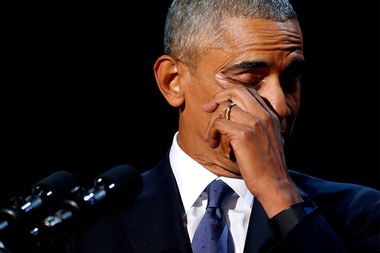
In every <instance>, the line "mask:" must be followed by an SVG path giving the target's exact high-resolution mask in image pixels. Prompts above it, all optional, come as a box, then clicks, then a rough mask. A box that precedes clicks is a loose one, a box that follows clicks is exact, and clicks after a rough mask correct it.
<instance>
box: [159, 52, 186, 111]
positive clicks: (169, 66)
mask: <svg viewBox="0 0 380 253" xmlns="http://www.w3.org/2000/svg"><path fill="white" fill-rule="evenodd" d="M178 64H179V63H178V62H177V61H176V60H175V59H174V58H172V57H170V56H168V55H162V56H160V57H159V58H158V59H157V61H156V63H155V64H154V75H155V77H156V82H157V85H158V88H159V89H160V91H161V93H162V94H163V95H164V97H165V99H166V101H168V103H169V104H170V105H171V106H173V107H179V106H181V105H182V104H183V102H184V95H183V89H182V85H181V76H180V73H179V66H178Z"/></svg>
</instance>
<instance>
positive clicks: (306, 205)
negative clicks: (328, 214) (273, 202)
mask: <svg viewBox="0 0 380 253" xmlns="http://www.w3.org/2000/svg"><path fill="white" fill-rule="evenodd" d="M316 208H317V206H316V204H315V203H314V202H313V201H305V202H300V203H297V204H294V205H291V206H290V207H288V208H286V209H285V210H283V211H281V212H279V213H278V214H276V215H275V216H273V217H272V218H270V219H269V220H268V221H267V222H268V224H269V226H270V227H271V229H272V231H273V234H274V236H275V237H276V238H277V239H281V238H283V237H284V236H285V235H286V234H288V233H289V231H290V230H292V229H293V228H294V227H295V226H296V225H297V224H298V223H299V222H300V221H301V220H302V219H303V218H304V217H305V216H307V215H308V214H309V213H311V212H313V211H314V210H315V209H316Z"/></svg>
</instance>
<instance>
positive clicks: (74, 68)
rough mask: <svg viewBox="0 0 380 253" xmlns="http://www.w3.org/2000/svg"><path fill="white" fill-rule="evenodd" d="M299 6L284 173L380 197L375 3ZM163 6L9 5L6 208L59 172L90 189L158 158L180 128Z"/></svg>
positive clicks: (1, 181)
mask: <svg viewBox="0 0 380 253" xmlns="http://www.w3.org/2000/svg"><path fill="white" fill-rule="evenodd" d="M127 2H130V1H127ZM293 2H294V3H295V7H296V9H297V11H298V13H299V15H300V22H301V25H302V28H303V30H304V41H305V56H306V60H307V71H306V73H305V76H304V80H303V81H304V83H303V86H302V105H301V112H300V115H299V119H298V121H297V125H296V128H295V135H294V139H293V141H292V142H291V143H289V146H288V147H287V153H288V155H289V156H288V158H289V165H290V166H291V167H292V168H294V169H297V170H299V171H303V172H307V173H310V174H312V175H315V176H319V177H322V178H326V179H331V180H338V181H343V182H353V183H360V184H365V185H368V186H372V187H375V188H379V189H380V183H379V178H380V177H379V167H380V166H379V17H378V10H379V7H378V3H376V1H367V2H368V3H365V2H361V3H362V5H358V4H357V2H354V1H341V2H342V3H343V5H341V6H331V5H330V4H329V2H331V1H327V0H323V1H301V0H299V1H293ZM351 2H352V3H351ZM337 4H339V3H337ZM167 6H168V1H167V0H166V1H161V0H160V1H152V3H149V4H147V3H128V4H126V3H123V4H115V3H100V4H96V3H88V4H83V3H82V4H78V5H74V4H70V5H69V4H58V3H54V4H50V5H49V4H46V3H44V4H41V5H37V4H36V3H33V4H32V5H28V6H26V5H21V4H19V5H17V4H15V5H12V6H3V8H2V11H3V12H4V14H5V15H4V16H3V17H4V22H3V29H2V36H1V37H2V39H1V40H2V49H1V57H0V60H1V83H2V85H1V92H0V96H1V99H0V101H1V109H0V110H1V114H0V115H1V121H0V122H1V132H0V140H1V141H0V145H1V151H0V152H1V153H0V154H1V155H0V159H1V163H0V166H1V167H0V169H1V176H0V192H1V200H4V199H7V198H9V197H10V196H13V195H15V194H20V193H24V192H28V190H29V187H30V186H31V184H32V183H34V182H36V181H38V180H40V179H42V178H43V177H45V176H47V175H49V174H50V173H52V172H54V171H56V170H60V169H64V170H68V171H71V172H72V173H74V174H75V175H77V176H78V177H79V179H80V180H83V181H86V180H87V181H88V180H90V179H91V178H93V177H94V176H96V175H98V174H99V173H101V172H103V171H105V170H108V169H110V168H112V167H113V166H115V165H117V164H120V163H127V164H131V165H133V166H135V167H136V168H138V169H139V170H141V171H143V170H146V169H149V168H150V167H152V166H153V165H155V164H156V163H157V161H158V160H159V159H161V158H162V157H163V155H164V154H165V152H166V151H167V149H168V148H169V146H170V144H171V141H172V135H173V134H174V132H175V131H176V128H177V120H178V112H177V110H176V109H173V108H171V107H170V106H169V105H168V104H167V103H166V101H164V99H163V98H162V97H161V95H160V94H159V91H158V89H157V88H156V85H155V81H154V76H153V71H152V67H153V64H154V61H155V59H156V58H157V57H158V56H159V55H160V54H161V53H162V30H163V22H164V17H165V12H166V8H167Z"/></svg>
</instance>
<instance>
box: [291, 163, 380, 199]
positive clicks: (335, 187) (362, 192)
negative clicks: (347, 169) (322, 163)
mask: <svg viewBox="0 0 380 253" xmlns="http://www.w3.org/2000/svg"><path fill="white" fill-rule="evenodd" d="M289 175H290V177H291V178H292V180H293V182H294V183H295V184H296V186H297V187H298V188H299V189H300V190H302V191H304V192H305V193H306V194H307V195H309V196H311V197H316V196H321V197H322V196H325V197H334V196H335V197H338V198H355V197H367V198H370V199H374V200H377V201H379V200H380V191H379V190H377V189H374V188H370V187H368V186H365V185H360V184H354V183H344V182H336V181H330V180H325V179H322V178H318V177H315V176H311V175H308V174H305V173H301V172H298V171H294V170H289Z"/></svg>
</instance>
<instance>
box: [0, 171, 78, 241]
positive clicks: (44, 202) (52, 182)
mask: <svg viewBox="0 0 380 253" xmlns="http://www.w3.org/2000/svg"><path fill="white" fill-rule="evenodd" d="M76 182H77V179H76V177H75V176H74V175H73V174H71V173H69V172H67V171H63V170H62V171H56V172H54V173H52V174H51V175H49V176H47V177H45V178H44V179H42V180H40V181H38V182H37V183H35V184H34V185H33V186H32V187H31V188H32V189H31V194H30V195H28V196H26V197H25V196H14V197H12V198H11V199H10V200H9V203H8V204H7V207H3V208H0V237H1V236H2V235H4V234H5V233H7V232H8V231H12V230H14V229H16V228H17V227H18V226H19V225H21V223H22V222H27V221H32V219H36V218H37V216H38V215H39V214H40V215H41V213H42V212H43V211H44V210H45V209H46V208H47V207H48V206H50V205H52V204H54V203H55V202H57V203H58V202H59V201H61V200H62V199H63V197H64V196H65V195H66V194H68V193H69V192H70V190H71V189H72V188H73V187H75V185H76Z"/></svg>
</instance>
